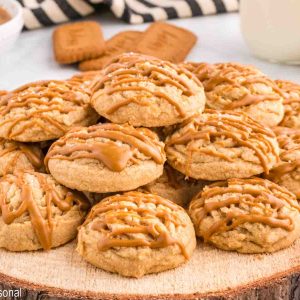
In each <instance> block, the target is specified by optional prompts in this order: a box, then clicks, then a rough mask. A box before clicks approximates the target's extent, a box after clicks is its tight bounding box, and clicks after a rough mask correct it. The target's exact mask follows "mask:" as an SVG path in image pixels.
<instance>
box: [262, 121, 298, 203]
mask: <svg viewBox="0 0 300 300" xmlns="http://www.w3.org/2000/svg"><path fill="white" fill-rule="evenodd" d="M273 131H274V132H275V134H276V135H277V140H278V143H279V146H280V162H279V163H278V164H277V165H276V166H275V168H273V169H272V170H271V171H270V174H269V175H268V176H267V178H268V179H269V180H271V181H274V182H275V183H277V184H279V185H281V186H284V187H286V188H287V189H288V190H289V191H290V192H292V193H294V194H295V195H296V197H297V198H298V199H300V129H293V128H288V127H275V128H273Z"/></svg>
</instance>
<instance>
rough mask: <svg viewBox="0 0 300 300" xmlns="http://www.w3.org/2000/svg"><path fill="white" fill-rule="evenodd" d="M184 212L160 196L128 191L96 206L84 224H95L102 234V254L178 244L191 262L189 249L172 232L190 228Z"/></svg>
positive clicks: (95, 227)
mask: <svg viewBox="0 0 300 300" xmlns="http://www.w3.org/2000/svg"><path fill="white" fill-rule="evenodd" d="M180 213H184V210H183V208H181V207H179V206H178V205H176V204H174V203H172V202H171V201H168V200H165V199H163V198H161V197H159V196H156V195H152V194H143V193H140V192H128V193H125V194H122V195H116V196H112V197H108V198H106V199H104V200H103V201H101V202H100V203H99V204H97V205H95V206H94V207H93V208H92V210H91V212H90V213H89V215H88V217H87V219H86V221H85V223H84V225H87V224H89V223H92V224H91V229H92V230H96V231H99V232H100V233H101V239H100V240H99V242H98V248H99V250H100V251H106V250H108V249H110V248H116V247H150V248H151V249H158V248H164V247H168V246H171V245H178V246H179V248H180V249H181V252H182V254H183V255H184V256H185V257H186V259H188V258H189V255H188V253H187V252H186V250H185V246H184V245H183V244H182V243H181V242H180V241H178V240H177V239H176V238H174V237H172V234H171V232H170V231H171V230H172V228H173V227H175V229H176V228H178V227H184V226H186V225H185V223H184V221H183V220H181V218H180V217H179V214H180ZM114 225H116V226H114Z"/></svg>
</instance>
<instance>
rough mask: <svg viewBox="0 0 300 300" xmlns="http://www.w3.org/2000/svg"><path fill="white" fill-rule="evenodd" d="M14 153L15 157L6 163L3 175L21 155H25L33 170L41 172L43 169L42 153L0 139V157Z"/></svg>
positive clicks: (24, 145) (32, 148)
mask: <svg viewBox="0 0 300 300" xmlns="http://www.w3.org/2000/svg"><path fill="white" fill-rule="evenodd" d="M12 152H15V155H14V156H13V157H12V158H11V159H10V160H9V161H7V162H6V165H5V168H4V169H3V174H2V175H6V174H7V173H8V172H9V170H10V169H11V168H13V167H15V165H16V164H17V162H18V160H19V158H20V157H21V155H25V156H26V158H27V159H28V161H29V162H30V163H31V165H32V166H33V168H34V169H35V170H41V169H42V167H43V155H42V151H41V150H40V149H38V148H37V147H36V146H33V145H32V146H29V145H26V144H21V143H18V142H11V141H7V140H5V139H0V157H1V158H2V157H4V156H5V155H7V154H9V153H12Z"/></svg>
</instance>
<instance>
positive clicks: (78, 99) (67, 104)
mask: <svg viewBox="0 0 300 300" xmlns="http://www.w3.org/2000/svg"><path fill="white" fill-rule="evenodd" d="M89 97H90V96H89V95H88V94H87V91H86V90H83V89H81V88H79V87H78V86H77V85H72V84H71V83H70V82H68V81H56V80H52V81H38V82H34V83H30V84H27V85H24V86H22V87H20V88H19V89H17V90H15V91H13V92H11V93H9V94H7V95H4V96H2V97H1V101H0V116H2V121H1V122H0V126H3V125H5V124H9V126H8V136H9V138H13V137H15V136H18V135H20V134H22V133H23V132H24V131H26V130H27V129H30V128H32V127H34V126H38V127H40V128H41V129H43V130H44V131H45V132H48V133H50V134H55V135H57V132H56V131H57V130H58V131H59V132H63V133H64V132H66V131H68V129H69V126H66V125H65V124H64V123H63V122H62V121H59V120H56V119H55V118H53V117H51V116H49V115H48V114H47V113H49V112H53V111H58V112H59V113H60V114H68V113H70V112H74V111H76V110H78V106H81V107H83V108H87V107H88V106H89V103H88V102H89V101H88V99H89ZM85 98H86V99H85ZM20 108H22V109H24V110H25V112H24V113H23V114H21V115H20V116H18V113H16V116H15V117H10V116H9V115H10V113H12V114H13V113H14V111H17V110H18V109H20ZM30 109H34V110H32V111H30ZM79 121H80V120H78V122H79ZM20 122H26V123H25V124H24V125H23V126H21V127H20V128H18V129H16V130H14V128H15V126H17V125H20ZM44 123H45V124H44ZM46 124H50V125H51V126H49V125H48V126H47V125H46ZM53 127H54V128H55V130H54V129H53Z"/></svg>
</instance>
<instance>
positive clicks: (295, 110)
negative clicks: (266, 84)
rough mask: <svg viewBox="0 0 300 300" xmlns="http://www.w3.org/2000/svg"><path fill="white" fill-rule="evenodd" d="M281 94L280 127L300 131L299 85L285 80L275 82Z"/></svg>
mask: <svg viewBox="0 0 300 300" xmlns="http://www.w3.org/2000/svg"><path fill="white" fill-rule="evenodd" d="M275 82H276V83H277V85H278V87H279V88H280V89H281V91H282V93H283V105H284V117H283V120H282V121H281V123H280V126H285V127H290V128H299V129H300V85H299V84H297V83H294V82H291V81H287V80H276V81H275Z"/></svg>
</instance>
